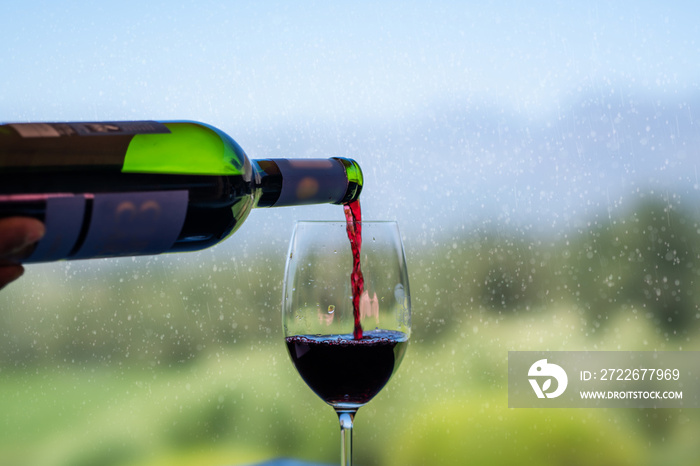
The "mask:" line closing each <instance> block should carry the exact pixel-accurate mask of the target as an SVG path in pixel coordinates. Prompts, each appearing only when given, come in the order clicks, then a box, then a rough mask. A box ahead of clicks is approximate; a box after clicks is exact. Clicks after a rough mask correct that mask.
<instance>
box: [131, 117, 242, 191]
mask: <svg viewBox="0 0 700 466" xmlns="http://www.w3.org/2000/svg"><path fill="white" fill-rule="evenodd" d="M162 123H163V125H164V126H165V127H166V128H167V129H168V130H169V133H167V134H137V135H135V136H134V137H133V139H132V140H131V142H130V143H129V146H128V148H127V151H126V154H125V158H124V169H123V171H124V172H132V173H133V172H137V173H169V174H177V173H180V174H189V175H223V176H229V175H242V176H243V177H244V178H247V179H250V177H251V172H252V167H251V165H250V160H249V159H248V157H247V156H246V154H245V152H244V151H243V149H242V148H241V147H240V146H239V145H238V144H237V143H236V141H234V140H233V139H232V138H231V137H230V136H229V135H228V134H226V133H225V132H223V131H221V130H219V129H218V128H215V127H213V126H211V125H207V124H205V123H200V122H195V121H166V122H162Z"/></svg>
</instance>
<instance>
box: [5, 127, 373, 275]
mask: <svg viewBox="0 0 700 466" xmlns="http://www.w3.org/2000/svg"><path fill="white" fill-rule="evenodd" d="M362 183H363V179H362V171H361V169H360V167H359V165H358V164H357V163H356V162H355V161H354V160H351V159H346V158H331V159H265V160H250V159H249V158H248V157H247V156H246V154H245V152H243V150H242V149H241V148H240V146H239V145H238V144H237V143H236V142H235V141H234V140H233V139H231V138H230V137H229V136H228V135H227V134H225V133H224V132H222V131H221V130H219V129H217V128H214V127H212V126H209V125H206V124H203V123H198V122H192V121H173V122H155V121H126V122H83V123H18V124H4V125H0V218H3V217H10V216H30V217H34V218H38V219H40V220H42V221H43V222H44V223H45V225H46V235H45V237H44V238H43V239H42V240H41V241H40V242H39V243H38V244H37V246H36V248H35V250H34V251H33V252H32V254H31V255H30V256H29V257H27V258H26V259H25V260H24V262H26V263H29V262H49V261H55V260H64V259H88V258H97V257H116V256H132V255H144V254H159V253H164V252H181V251H195V250H200V249H204V248H207V247H210V246H213V245H215V244H217V243H219V242H221V241H223V240H224V239H226V238H227V237H228V236H230V235H231V234H232V233H233V232H235V231H236V230H237V229H238V228H239V227H240V225H241V224H242V223H243V221H244V220H245V219H246V217H247V216H248V214H249V213H250V211H251V209H253V208H256V207H278V206H290V205H303V204H320V203H331V204H347V203H349V202H352V201H354V200H356V199H357V198H358V197H359V195H360V191H361V190H362Z"/></svg>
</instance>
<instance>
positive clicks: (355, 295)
mask: <svg viewBox="0 0 700 466" xmlns="http://www.w3.org/2000/svg"><path fill="white" fill-rule="evenodd" d="M343 210H344V211H345V220H346V223H347V226H346V229H347V232H348V239H349V240H350V247H351V248H352V273H351V274H350V283H351V285H352V312H353V317H354V318H355V327H354V329H353V332H352V335H353V338H355V340H361V339H362V324H361V323H360V297H361V296H362V292H363V291H364V288H365V279H364V277H363V276H362V267H361V264H360V251H361V249H362V209H361V208H360V201H359V199H357V200H354V201H352V202H350V203H349V204H345V205H344V206H343Z"/></svg>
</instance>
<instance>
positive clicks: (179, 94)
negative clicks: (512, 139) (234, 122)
mask: <svg viewBox="0 0 700 466" xmlns="http://www.w3.org/2000/svg"><path fill="white" fill-rule="evenodd" d="M471 3H473V4H471ZM481 3H482V2H439V1H438V2H379V3H377V2H356V3H355V2H329V4H327V3H326V2H294V3H293V4H292V3H291V2H224V1H219V2H211V1H209V2H206V1H205V2H112V3H109V2H108V3H101V4H100V3H93V2H24V3H21V4H20V3H19V2H15V3H13V4H11V5H9V6H3V11H4V14H3V15H2V16H1V17H0V31H1V32H0V38H1V39H2V41H3V44H4V52H3V53H2V54H0V68H1V69H2V70H3V72H2V77H0V83H1V84H2V89H3V91H2V92H1V93H0V117H2V118H3V119H8V118H9V119H16V118H28V119H35V118H51V117H53V118H63V117H65V118H87V117H93V116H94V117H101V116H105V117H108V116H110V115H116V116H120V117H136V116H144V117H145V116H149V117H152V116H153V115H156V116H157V117H161V118H172V117H189V116H193V117H196V116H197V115H193V114H201V115H206V116H209V115H210V114H214V115H216V114H217V113H218V114H221V115H222V117H226V118H231V117H233V118H250V117H252V118H261V119H263V120H267V119H275V118H279V117H291V118H296V117H297V116H302V115H303V116H316V117H320V116H323V117H331V118H344V117H346V116H350V117H353V118H365V117H369V118H381V119H385V118H391V117H392V115H397V114H399V115H405V114H410V113H416V112H421V111H422V109H424V108H425V107H426V106H431V105H435V104H436V103H440V102H442V101H446V100H447V101H451V100H454V99H462V98H468V97H474V96H479V97H481V98H487V99H491V100H495V101H498V102H500V103H501V104H503V105H513V106H516V107H518V108H521V109H525V110H526V111H528V112H540V111H547V110H550V109H551V108H552V106H553V105H556V104H557V103H558V102H560V101H563V100H566V99H568V98H570V96H571V95H572V94H574V93H576V91H577V89H579V88H580V87H581V86H591V85H606V84H608V83H614V84H615V85H619V83H621V82H624V83H625V84H624V85H625V86H630V87H635V88H641V89H644V90H648V91H651V92H689V91H697V87H698V85H699V83H698V76H700V60H699V59H698V58H700V43H698V41H699V38H700V31H699V30H698V23H697V21H695V19H696V18H697V15H696V14H693V13H697V12H699V10H700V7H698V6H697V5H696V4H694V3H693V2H680V3H679V2H664V3H663V4H661V2H491V3H485V4H483V5H482V4H481ZM242 114H245V115H246V116H245V117H242V116H239V115H242Z"/></svg>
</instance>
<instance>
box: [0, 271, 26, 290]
mask: <svg viewBox="0 0 700 466" xmlns="http://www.w3.org/2000/svg"><path fill="white" fill-rule="evenodd" d="M23 273H24V267H22V266H21V265H7V266H3V267H0V290H1V289H3V288H4V287H5V285H7V284H8V283H10V282H13V281H15V280H17V279H18V278H19V277H21V276H22V274H23Z"/></svg>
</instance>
